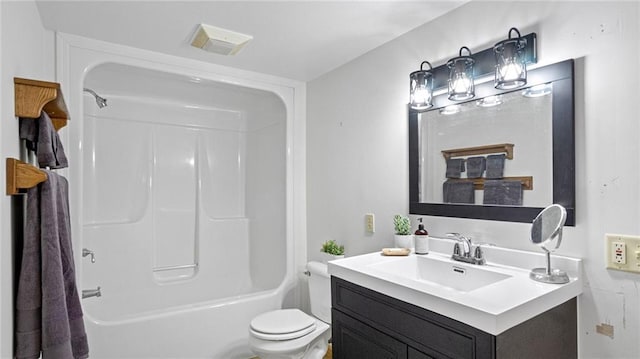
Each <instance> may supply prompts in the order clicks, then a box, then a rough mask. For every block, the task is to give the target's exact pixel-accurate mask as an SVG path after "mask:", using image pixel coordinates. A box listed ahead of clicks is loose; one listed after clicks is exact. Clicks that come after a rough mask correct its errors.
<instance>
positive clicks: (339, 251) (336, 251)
mask: <svg viewBox="0 0 640 359" xmlns="http://www.w3.org/2000/svg"><path fill="white" fill-rule="evenodd" d="M320 252H322V256H323V258H322V262H324V263H326V262H328V261H332V260H334V259H339V258H344V246H341V245H338V243H336V241H334V240H333V239H330V240H328V241H326V242H324V243H323V244H322V248H321V249H320Z"/></svg>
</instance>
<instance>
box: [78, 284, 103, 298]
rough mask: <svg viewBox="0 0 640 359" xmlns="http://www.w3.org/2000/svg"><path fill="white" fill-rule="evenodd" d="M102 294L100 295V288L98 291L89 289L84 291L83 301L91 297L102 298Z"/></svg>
mask: <svg viewBox="0 0 640 359" xmlns="http://www.w3.org/2000/svg"><path fill="white" fill-rule="evenodd" d="M100 296H102V293H100V287H98V288H96V289H88V290H83V291H82V299H85V298H90V297H100Z"/></svg>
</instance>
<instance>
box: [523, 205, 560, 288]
mask: <svg viewBox="0 0 640 359" xmlns="http://www.w3.org/2000/svg"><path fill="white" fill-rule="evenodd" d="M566 220H567V211H566V210H565V208H564V207H562V206H561V205H559V204H552V205H550V206H548V207H547V208H545V209H544V210H542V212H540V214H538V216H536V218H535V219H534V220H533V224H532V225H531V242H533V243H535V244H537V245H539V246H540V247H541V248H542V249H543V250H544V251H545V252H546V254H547V267H546V268H535V269H533V270H532V271H531V274H530V275H529V276H530V277H531V279H533V280H536V281H539V282H544V283H556V284H563V283H568V282H569V276H567V274H566V273H565V272H563V271H561V270H559V269H551V252H553V251H555V250H556V249H558V247H560V243H561V242H562V227H563V226H564V223H565V221H566Z"/></svg>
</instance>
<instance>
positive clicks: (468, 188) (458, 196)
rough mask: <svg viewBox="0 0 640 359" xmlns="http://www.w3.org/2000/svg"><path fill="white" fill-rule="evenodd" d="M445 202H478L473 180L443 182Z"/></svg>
mask: <svg viewBox="0 0 640 359" xmlns="http://www.w3.org/2000/svg"><path fill="white" fill-rule="evenodd" d="M442 194H443V198H444V203H467V204H474V203H475V202H476V196H475V189H474V188H473V182H472V181H445V182H444V183H443V184H442Z"/></svg>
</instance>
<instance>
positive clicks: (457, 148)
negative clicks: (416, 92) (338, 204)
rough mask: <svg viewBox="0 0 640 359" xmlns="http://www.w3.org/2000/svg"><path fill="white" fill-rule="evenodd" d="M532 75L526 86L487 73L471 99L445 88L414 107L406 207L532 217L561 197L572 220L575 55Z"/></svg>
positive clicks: (501, 217) (465, 215)
mask: <svg viewBox="0 0 640 359" xmlns="http://www.w3.org/2000/svg"><path fill="white" fill-rule="evenodd" d="M527 77H528V78H527V85H526V86H525V87H522V88H518V89H514V90H508V91H505V90H497V89H495V88H494V87H493V81H489V82H485V83H482V84H479V85H476V96H475V98H473V99H472V100H470V101H467V102H464V103H455V102H452V101H450V100H448V99H447V94H446V92H445V93H443V94H440V95H438V96H434V99H433V104H434V106H433V107H432V108H430V109H429V110H427V111H419V110H414V109H411V108H409V196H410V204H409V213H411V214H419V215H431V216H446V217H460V218H476V219H486V220H497V221H510V222H528V223H531V222H532V221H533V220H534V219H535V218H536V216H537V215H538V214H539V213H540V212H541V211H542V210H543V209H544V208H545V207H547V206H548V205H550V204H553V203H557V204H560V205H562V206H563V207H564V208H565V209H566V211H567V219H566V225H569V226H573V225H575V140H574V62H573V60H567V61H563V62H559V63H555V64H552V65H548V66H544V67H539V68H537V69H533V70H530V71H528V76H527ZM452 105H453V106H456V107H457V108H456V107H452ZM452 108H453V110H451V109H452Z"/></svg>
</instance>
